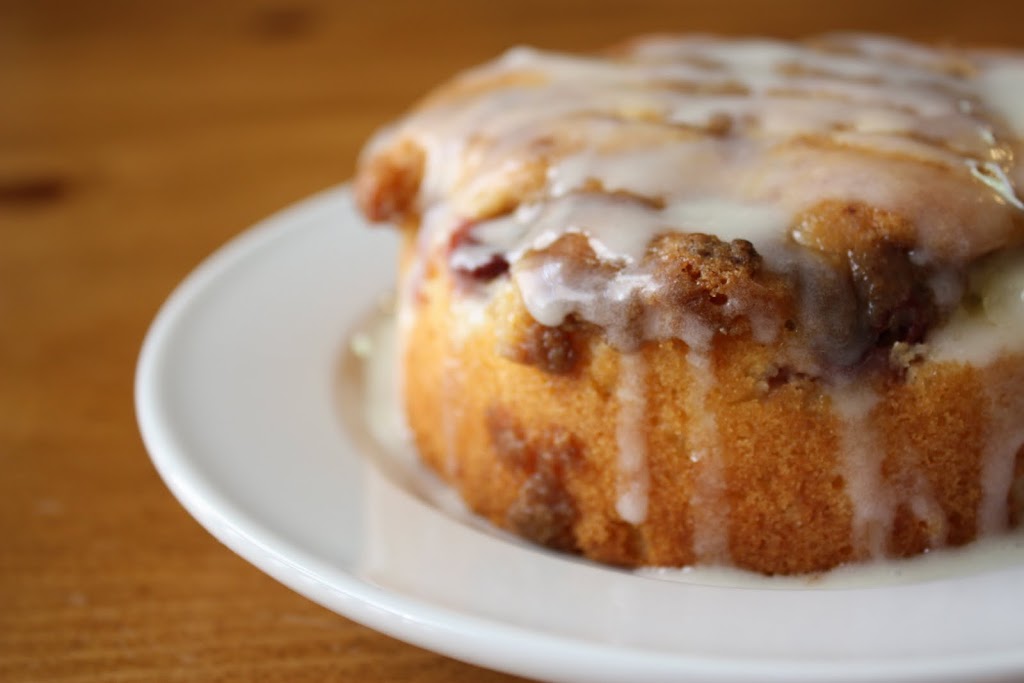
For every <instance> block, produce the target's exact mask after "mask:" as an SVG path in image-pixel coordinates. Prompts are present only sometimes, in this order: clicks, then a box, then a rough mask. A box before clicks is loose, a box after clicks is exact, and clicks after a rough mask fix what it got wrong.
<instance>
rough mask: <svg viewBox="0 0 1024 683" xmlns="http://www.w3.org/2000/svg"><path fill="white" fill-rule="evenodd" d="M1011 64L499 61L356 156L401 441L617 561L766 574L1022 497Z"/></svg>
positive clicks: (888, 50)
mask: <svg viewBox="0 0 1024 683" xmlns="http://www.w3.org/2000/svg"><path fill="white" fill-rule="evenodd" d="M1022 152H1024V57H1022V56H1020V55H1015V54H1007V53H998V52H986V51H957V50H937V49H931V48H926V47H922V46H918V45H915V44H912V43H907V42H902V41H897V40H893V39H888V38H879V37H870V36H849V35H839V36H825V37H822V38H816V39H811V40H808V41H805V42H801V43H785V42H776V41H767V40H727V39H718V38H709V37H693V38H680V37H651V38H643V39H639V40H636V41H633V42H631V43H628V44H626V45H625V46H621V47H619V48H616V49H614V50H612V51H609V52H608V53H606V54H603V55H601V56H596V57H582V56H568V55H563V54H556V53H550V52H541V51H537V50H532V49H514V50H512V51H510V52H508V53H507V54H505V55H504V56H502V57H501V58H499V59H497V60H496V61H494V62H491V63H489V64H485V65H483V66H481V67H478V68H476V69H473V70H470V71H468V72H466V73H464V74H462V75H460V76H458V77H456V78H455V79H454V80H452V81H451V82H449V83H447V84H446V85H444V86H442V87H441V88H440V89H438V90H437V91H435V92H434V93H432V94H431V95H430V96H428V97H427V98H426V99H425V100H424V101H423V102H422V103H421V104H420V105H419V106H418V107H417V108H416V109H415V110H414V111H413V112H412V113H411V114H409V115H408V116H407V117H406V118H404V119H403V120H401V121H399V122H397V123H396V124H394V125H392V126H391V127H389V128H386V129H385V130H383V131H382V132H380V133H379V134H378V135H377V136H376V137H375V138H374V139H373V141H372V142H371V143H370V144H369V145H368V146H367V148H366V150H365V151H364V153H363V156H362V159H361V162H360V168H359V172H358V176H357V181H356V194H357V200H358V202H359V204H360V206H361V209H362V211H363V212H364V213H365V214H366V216H367V217H368V218H369V219H371V220H373V221H380V222H390V223H393V224H395V225H397V226H398V227H399V228H400V229H401V230H402V232H403V234H404V236H405V247H404V252H403V255H402V261H401V263H402V267H401V273H402V274H401V281H400V283H399V310H398V323H399V332H400V335H401V337H400V338H401V348H402V351H401V358H400V359H399V362H400V374H401V377H402V382H403V389H404V400H405V409H406V413H407V417H408V421H409V424H410V427H411V429H412V432H413V435H414V437H415V441H416V445H417V447H418V450H419V452H420V454H421V456H422V458H423V459H424V460H425V462H427V463H428V464H429V465H430V466H431V467H432V468H434V469H435V470H436V471H437V472H439V473H440V474H441V476H442V477H444V478H445V479H446V480H447V481H448V482H450V483H451V485H452V486H454V487H455V488H456V489H457V490H458V491H459V492H460V494H461V496H462V497H463V499H464V500H465V501H466V503H467V504H468V505H469V507H470V508H471V509H473V510H474V511H476V512H477V513H479V514H480V515H483V516H485V517H486V518H488V519H490V520H491V521H493V522H494V523H495V524H497V525H499V526H501V527H503V528H506V529H509V530H511V531H513V532H515V533H516V534H519V535H521V536H523V537H525V538H527V539H530V540H532V541H534V542H536V543H539V544H543V545H545V546H548V547H551V548H556V549H559V550H563V551H568V552H573V553H579V554H582V555H585V556H587V557H590V558H593V559H595V560H598V561H601V562H607V563H612V564H616V565H623V566H652V565H653V566H684V565H692V564H717V565H729V566H737V567H742V568H746V569H751V570H755V571H759V572H764V573H769V574H778V573H782V574H793V573H801V572H814V571H822V570H826V569H829V568H832V567H835V566H837V565H840V564H844V563H849V562H858V561H868V560H872V559H879V558H887V557H904V556H910V555H914V554H918V553H922V552H926V551H928V550H930V549H934V548H939V547H943V546H955V545H962V544H964V543H967V542H969V541H971V540H973V539H975V538H977V537H979V536H983V535H988V534H995V533H999V532H1001V531H1004V530H1006V529H1008V528H1010V527H1012V526H1015V525H1017V524H1018V523H1019V521H1020V519H1021V516H1022V514H1024V510H1022V508H1024V204H1022V202H1021V195H1022V194H1024V193H1022V192H1021V189H1022V188H1024V165H1021V164H1019V163H1017V158H1018V156H1019V155H1020V154H1021V153H1022Z"/></svg>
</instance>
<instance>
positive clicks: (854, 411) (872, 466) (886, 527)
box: [829, 387, 896, 559]
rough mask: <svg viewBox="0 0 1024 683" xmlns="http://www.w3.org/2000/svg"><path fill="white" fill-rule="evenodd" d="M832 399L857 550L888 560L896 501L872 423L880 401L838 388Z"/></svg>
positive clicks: (860, 391) (866, 392)
mask: <svg viewBox="0 0 1024 683" xmlns="http://www.w3.org/2000/svg"><path fill="white" fill-rule="evenodd" d="M829 397H830V398H831V400H832V409H833V411H834V413H835V415H836V417H837V418H838V428H839V444H840V445H839V453H840V471H841V473H842V476H843V480H844V482H845V484H846V490H847V493H848V496H849V499H850V504H851V505H852V506H853V520H852V525H853V529H852V540H853V543H854V547H855V548H856V549H858V550H866V551H867V553H868V555H869V556H870V557H872V558H875V559H878V558H882V557H885V546H886V543H887V541H888V539H889V534H890V531H891V530H892V523H893V516H894V514H895V509H896V506H895V502H896V501H895V499H894V497H893V494H892V491H891V490H890V489H889V486H888V485H887V484H886V482H885V479H884V477H883V475H882V462H883V461H884V460H885V446H884V445H883V443H882V440H881V438H879V434H878V431H877V430H876V429H875V428H874V425H873V423H872V419H871V413H872V411H873V410H874V409H875V408H876V407H877V406H878V400H879V397H878V395H877V394H875V393H874V392H872V391H870V390H868V389H864V388H861V387H842V388H837V389H835V390H833V391H832V392H831V393H830V394H829Z"/></svg>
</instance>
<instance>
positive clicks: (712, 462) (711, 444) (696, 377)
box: [683, 325, 730, 565]
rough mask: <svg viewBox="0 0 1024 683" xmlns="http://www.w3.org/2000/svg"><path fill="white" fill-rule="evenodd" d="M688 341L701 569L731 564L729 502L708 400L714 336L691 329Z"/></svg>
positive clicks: (693, 506)
mask: <svg viewBox="0 0 1024 683" xmlns="http://www.w3.org/2000/svg"><path fill="white" fill-rule="evenodd" d="M683 336H684V341H685V342H686V344H687V346H688V347H689V348H688V350H687V352H686V364H687V367H688V368H689V370H690V387H689V391H688V392H687V399H686V406H685V408H686V445H687V448H688V449H689V451H690V462H691V464H692V468H693V493H692V495H691V496H690V516H691V519H692V520H693V552H694V555H695V556H696V558H697V562H698V563H700V564H709V565H715V564H717V565H726V564H729V558H730V553H729V516H730V511H729V501H728V499H727V497H726V477H725V464H724V463H723V461H722V450H721V440H720V437H719V434H718V420H717V418H716V415H715V412H714V411H713V410H712V408H711V405H710V401H709V398H710V396H711V392H712V391H713V390H714V387H715V384H716V381H715V370H714V366H713V361H712V357H711V353H710V350H711V342H712V339H713V331H712V330H710V329H708V328H705V327H701V326H699V325H690V326H688V327H686V328H685V330H684V335H683Z"/></svg>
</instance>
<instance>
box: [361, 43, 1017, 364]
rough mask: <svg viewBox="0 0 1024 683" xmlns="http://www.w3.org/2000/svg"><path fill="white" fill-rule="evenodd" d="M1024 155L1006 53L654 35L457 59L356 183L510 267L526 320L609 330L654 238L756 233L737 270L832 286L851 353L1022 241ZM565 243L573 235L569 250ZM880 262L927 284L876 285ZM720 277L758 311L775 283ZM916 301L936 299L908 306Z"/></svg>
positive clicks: (457, 258)
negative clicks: (597, 45)
mask: <svg viewBox="0 0 1024 683" xmlns="http://www.w3.org/2000/svg"><path fill="white" fill-rule="evenodd" d="M1022 152H1024V56H1021V55H1019V54H1015V53H1004V52H994V51H977V50H956V49H937V48H928V47H923V46H919V45H916V44H913V43H908V42H905V41H900V40H896V39H891V38H883V37H876V36H864V35H831V36H824V37H820V38H814V39H810V40H807V41H804V42H800V43H789V42H780V41H772V40H760V39H757V40H754V39H722V38H715V37H706V36H696V37H672V36H666V37H647V38H642V39H639V40H635V41H633V42H630V43H628V44H626V45H624V46H621V47H619V48H617V49H615V50H613V51H610V52H608V53H606V54H603V55H601V56H595V57H582V56H568V55H563V54H557V53H550V52H542V51H538V50H534V49H528V48H516V49H513V50H511V51H509V52H507V53H506V54H505V55H503V56H502V57H500V58H499V59H497V60H495V61H493V62H491V63H489V64H485V65H483V66H481V67H478V68H476V69H473V70H470V71H468V72H466V73H464V74H462V75H460V76H458V77H456V78H455V79H454V80H452V81H451V82H449V83H448V84H446V85H444V86H442V87H441V88H440V89H439V90H437V91H435V92H434V93H433V94H431V95H430V96H428V97H427V98H426V99H425V100H424V101H423V102H422V103H421V104H420V105H419V106H418V107H417V108H416V109H415V110H414V111H413V112H412V113H411V114H410V115H408V116H407V117H406V118H404V119H403V120H401V121H399V122H397V123H396V124H394V125H392V126H390V127H389V128H387V129H385V130H383V131H381V132H380V133H379V134H378V135H377V136H376V138H375V139H374V140H373V141H371V143H370V144H369V145H368V146H367V148H366V150H365V151H364V155H363V157H362V159H361V162H360V171H359V176H358V178H357V197H358V200H359V202H360V205H361V206H362V208H363V210H364V212H365V213H366V214H367V215H368V216H369V217H370V218H371V219H374V220H389V221H394V222H398V223H407V224H408V223H415V224H417V225H418V226H419V230H420V237H419V242H420V244H421V248H422V249H424V250H431V249H446V250H449V252H450V253H449V255H448V258H449V261H450V263H451V264H452V267H453V268H454V269H455V270H457V271H460V272H462V273H465V274H468V275H469V276H471V277H473V278H476V279H478V280H482V281H488V280H490V279H492V278H494V277H497V276H499V275H501V276H503V275H505V274H506V273H508V274H509V275H510V276H511V277H512V278H513V280H514V281H515V282H516V284H517V285H518V286H519V288H520V290H521V291H522V292H523V297H524V301H525V303H526V305H527V307H528V308H529V309H530V311H531V313H533V314H534V316H535V317H536V318H537V319H538V320H539V321H540V322H542V323H544V324H558V323H559V322H560V321H561V320H562V319H564V318H565V317H566V316H568V315H577V316H582V317H583V318H584V319H587V320H591V321H592V322H596V323H598V324H600V325H602V326H604V327H605V328H606V329H608V330H610V331H612V332H614V330H615V329H618V328H622V327H623V326H624V325H626V324H627V323H626V322H625V321H624V319H623V318H622V316H623V315H625V314H626V313H625V309H623V310H619V309H617V308H616V304H615V300H620V301H624V302H626V303H625V304H623V306H625V307H626V308H629V307H630V306H631V305H632V303H635V300H636V299H637V298H638V297H639V298H643V297H644V296H645V293H646V295H649V294H650V293H651V292H652V291H654V290H661V289H664V286H665V280H664V278H663V279H661V280H659V279H658V277H657V275H656V274H655V271H657V270H658V263H659V259H660V261H661V262H663V261H664V260H665V258H666V257H665V250H664V249H661V250H660V251H659V250H658V249H654V250H653V252H652V245H655V244H657V243H658V240H659V239H661V238H662V237H663V236H664V235H666V234H675V235H704V236H712V237H714V238H716V239H717V240H719V241H721V242H724V243H732V244H734V245H735V244H736V243H735V241H736V240H741V241H743V242H749V246H752V247H753V250H754V252H755V254H754V256H755V257H756V263H755V266H756V267H754V268H753V269H751V268H747V271H749V272H759V271H762V270H763V271H764V273H766V274H776V275H780V276H782V277H788V278H789V281H790V284H791V288H795V289H801V288H802V290H804V291H805V292H806V291H809V290H817V289H821V288H822V287H819V285H822V283H823V282H824V281H825V280H827V281H828V282H825V284H824V285H822V286H823V288H824V292H825V294H822V292H818V295H819V296H822V295H828V296H830V295H831V294H832V293H835V292H833V290H835V288H836V287H839V288H840V289H842V288H843V287H845V288H846V289H847V290H848V291H847V292H846V294H848V295H849V296H850V297H851V301H852V304H851V305H852V306H853V308H855V309H857V310H856V312H854V313H851V314H850V320H849V321H846V322H840V323H839V324H838V327H836V325H831V327H834V328H836V329H833V330H832V331H830V332H827V335H832V336H833V337H836V338H837V340H838V341H837V343H839V344H840V345H843V344H845V345H847V346H849V347H850V348H851V349H852V350H851V352H850V358H853V357H857V356H858V354H860V353H862V351H863V348H860V350H859V351H858V350H857V348H859V347H863V346H864V345H865V344H868V345H870V344H874V343H877V342H878V340H879V339H880V338H881V337H884V338H885V340H886V341H887V342H892V341H899V340H902V339H903V338H905V337H907V336H910V337H915V336H920V335H921V334H922V332H921V331H920V330H917V331H914V329H912V328H917V327H920V326H921V325H924V326H927V324H928V323H929V322H930V321H932V319H933V318H935V317H936V315H938V314H936V313H934V311H935V310H938V311H941V310H943V309H948V308H950V307H951V306H954V305H956V304H957V303H958V302H959V301H960V298H961V296H962V294H963V289H964V281H965V275H964V273H965V270H966V269H967V268H968V267H969V266H970V265H971V264H972V263H974V262H975V261H977V260H978V259H979V258H982V257H984V256H986V255H988V254H990V253H993V252H996V251H998V250H1001V249H1007V248H1015V247H1017V246H1018V245H1019V244H1020V243H1022V242H1024V203H1022V201H1021V197H1020V195H1019V193H1020V192H1021V191H1022V189H1024V165H1022V164H1019V163H1018V157H1019V155H1020V154H1021V153H1022ZM575 238H582V239H583V240H584V242H585V245H584V246H582V247H581V246H579V245H577V247H576V248H568V246H569V244H568V243H571V242H574V241H575V242H578V241H579V239H575ZM676 251H678V249H677V250H676ZM684 251H685V250H684ZM712 251H714V250H712ZM733 251H736V250H735V249H734V250H733ZM740 251H743V250H742V249H740ZM556 252H557V254H561V255H562V256H560V257H558V258H554V257H553V258H544V257H543V256H544V255H545V254H547V255H549V256H550V255H551V254H554V253H556ZM654 252H657V253H654ZM690 252H692V249H691V250H690ZM690 252H686V253H690ZM700 253H703V252H701V251H700V249H699V248H698V249H697V255H698V256H699V255H700ZM742 260H743V259H742V258H740V261H742ZM580 264H583V265H587V264H589V266H588V267H586V268H582V269H581V268H579V267H576V266H579V265H580ZM729 264H732V265H735V266H736V267H738V268H740V270H743V267H744V264H743V263H740V262H739V261H736V259H732V261H729V260H728V259H727V265H729ZM732 265H729V267H727V268H725V271H723V272H725V274H726V275H728V273H729V272H731V271H730V268H731V267H732ZM747 265H749V264H747ZM569 266H573V267H569ZM893 269H895V271H896V272H902V271H904V270H907V269H909V271H907V272H908V273H909V275H908V277H909V278H910V280H913V281H914V282H915V283H917V284H920V283H922V282H926V283H927V287H928V291H927V292H925V293H921V292H920V291H918V289H919V288H918V287H917V285H916V284H915V285H913V286H911V285H907V286H906V287H903V289H901V290H900V291H898V292H896V293H895V294H893V293H892V292H883V294H884V296H883V297H882V299H883V301H882V303H879V302H878V301H873V300H872V299H871V296H872V294H871V291H868V290H872V284H879V283H880V282H881V281H884V280H885V279H886V277H887V276H886V273H888V272H890V271H892V270H893ZM733 270H735V269H733ZM570 271H571V273H572V274H571V275H570V274H569V273H570ZM749 272H748V274H749ZM826 272H828V273H829V274H828V275H823V273H826ZM717 275H719V276H721V275H722V272H718V273H717ZM694 277H695V278H698V279H699V276H694ZM738 277H739V276H737V278H738ZM764 277H767V275H765V276H764ZM858 277H860V278H861V279H864V278H865V277H866V278H867V279H868V282H867V283H866V284H865V285H864V287H860V288H858V287H859V285H858ZM737 278H733V280H729V278H728V277H725V280H729V281H730V282H732V281H734V280H736V279H737ZM676 279H678V278H676ZM712 279H714V278H712ZM755 279H756V278H755ZM897 279H898V278H897ZM762 280H763V277H762ZM722 281H724V280H723V278H722V277H718V278H717V280H716V282H719V284H721V282H722ZM801 283H803V284H801ZM808 283H811V286H808ZM727 284H728V283H727ZM760 284H761V285H762V289H764V288H765V287H767V288H768V289H771V287H770V283H768V282H766V281H762V282H760ZM865 287H866V288H867V289H866V290H865V291H861V290H864V289H865ZM908 287H909V289H908ZM748 289H749V288H748ZM875 289H877V287H876V288H875ZM883 289H884V287H883ZM733 290H735V291H731V292H729V295H730V296H731V299H729V301H730V303H729V307H728V309H729V310H728V312H727V317H728V315H733V316H742V317H744V318H745V319H747V320H748V322H749V323H750V327H751V328H757V327H758V326H757V325H756V324H755V323H756V320H755V319H756V318H757V317H758V316H757V311H758V310H761V311H762V312H763V310H764V309H765V307H766V306H768V304H767V303H766V296H767V295H766V296H761V297H760V298H759V297H758V296H755V295H750V294H749V292H747V293H744V292H742V291H739V290H736V288H735V287H734V288H733ZM904 290H906V291H904ZM709 291H710V290H709ZM872 291H873V290H872ZM716 292H717V293H718V294H721V292H718V290H715V291H713V292H711V293H710V294H709V296H714V295H715V293H716ZM865 292H866V293H865ZM727 298H728V297H727ZM767 298H771V297H767ZM809 298H810V299H813V298H814V296H810V297H808V296H804V297H803V299H804V300H803V301H801V302H798V303H797V306H798V307H799V308H801V309H804V308H806V307H807V306H808V305H811V304H810V303H809V301H808V299H809ZM648 299H650V296H648ZM924 300H927V305H924V304H922V303H921V302H922V301H924ZM631 302H632V303H631ZM886 302H888V304H886ZM648 303H649V302H648ZM820 303H821V302H819V305H818V307H819V308H820V307H821V306H820ZM676 304H678V302H674V303H673V305H676ZM883 304H886V305H888V308H886V305H883ZM911 304H912V305H911ZM918 304H921V305H920V306H918ZM872 306H874V308H875V309H876V310H874V311H870V310H869V309H871V308H872ZM880 306H881V308H879V307H880ZM769 307H770V306H769ZM914 307H918V308H921V310H924V309H927V310H928V311H932V312H929V313H913V312H912V313H911V314H910V315H909V318H908V316H907V315H905V311H906V310H907V309H908V308H914ZM619 308H620V309H621V308H622V306H620V307H619ZM633 308H635V306H633ZM839 308H842V306H839ZM883 309H884V310H883ZM890 309H891V310H890ZM663 312H664V311H663ZM804 314H807V311H803V313H802V314H801V313H800V311H798V312H797V313H796V314H793V313H790V314H782V315H781V317H783V318H784V317H787V315H788V317H789V318H793V317H794V316H796V317H800V315H803V317H804V318H807V317H808V315H809V314H807V315H804ZM872 316H874V318H877V319H880V320H881V322H880V323H878V324H875V323H873V322H871V320H867V319H868V318H872ZM879 316H881V317H880V318H879ZM634 317H635V316H634ZM893 319H897V322H896V323H894V322H893ZM908 320H909V322H908ZM876 322H877V321H876ZM893 324H895V325H897V327H899V328H900V329H897V330H893V329H891V325H893ZM629 325H632V326H633V327H635V326H636V321H635V320H634V319H631V321H630V322H629ZM715 325H718V327H719V328H720V327H721V325H719V324H718V323H715ZM872 325H874V327H872ZM647 327H648V328H652V327H658V325H653V326H652V325H650V324H648V325H647ZM839 328H842V329H839ZM869 328H870V329H869ZM865 330H867V331H866V332H865ZM619 331H620V332H621V330H619ZM754 331H755V332H756V331H757V330H756V329H755V330H754ZM611 336H612V337H615V335H614V334H612V335H611ZM619 336H620V337H623V340H622V343H623V344H624V345H627V346H628V342H627V341H625V337H624V336H623V335H619ZM642 336H644V337H646V338H652V337H659V336H662V337H664V336H669V337H671V336H675V337H680V338H685V337H686V335H685V334H683V333H682V332H681V331H680V329H679V328H678V326H676V327H674V328H673V329H672V330H671V331H669V332H665V331H664V330H662V331H655V330H652V329H648V330H647V331H646V332H644V333H643V335H642ZM691 336H692V335H691ZM763 336H770V335H768V334H767V333H765V335H763ZM634 337H635V335H634ZM911 340H912V341H913V340H914V339H911ZM855 347H857V348H855ZM840 355H842V354H840Z"/></svg>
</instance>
